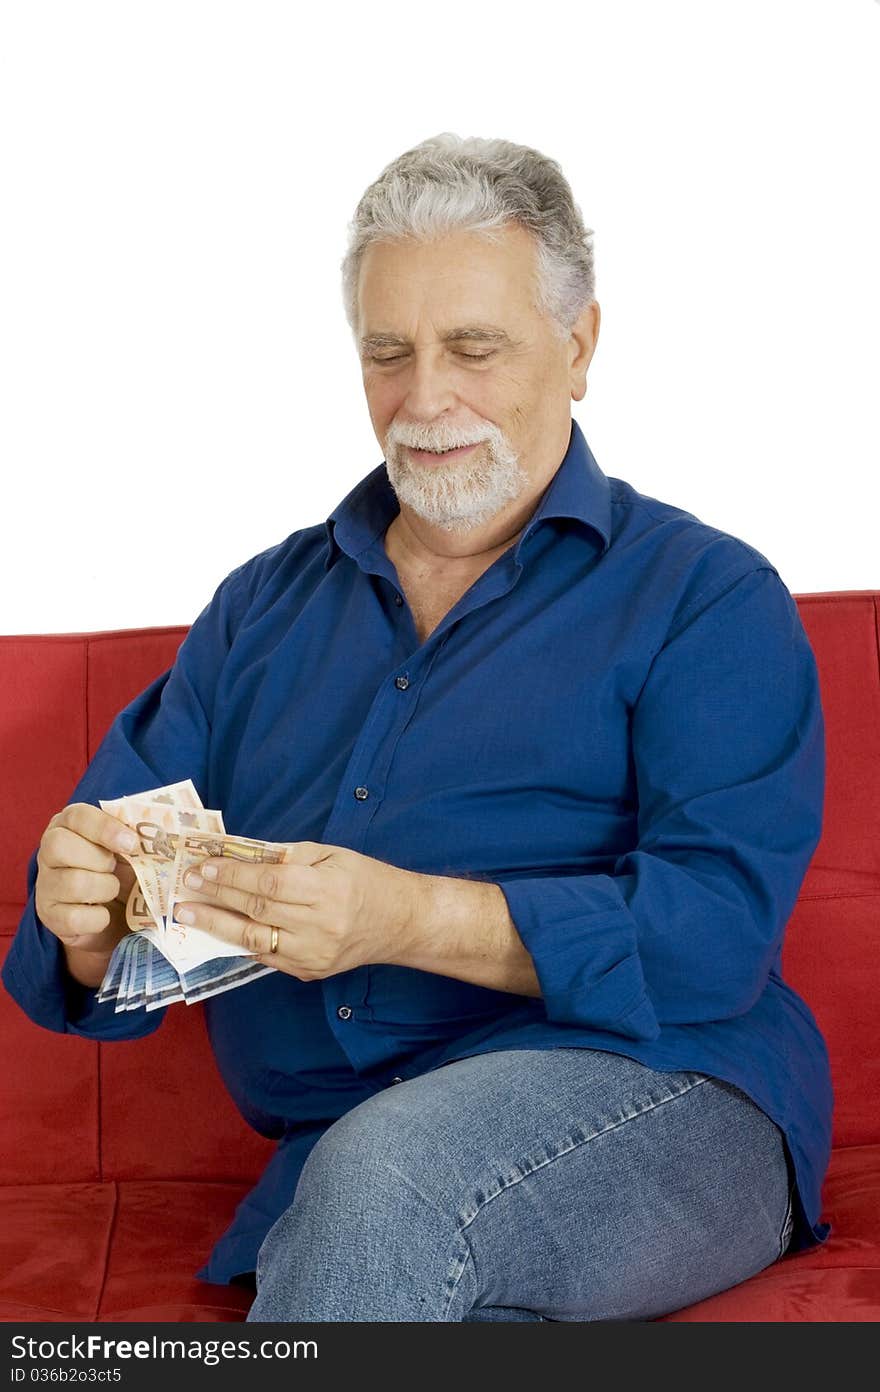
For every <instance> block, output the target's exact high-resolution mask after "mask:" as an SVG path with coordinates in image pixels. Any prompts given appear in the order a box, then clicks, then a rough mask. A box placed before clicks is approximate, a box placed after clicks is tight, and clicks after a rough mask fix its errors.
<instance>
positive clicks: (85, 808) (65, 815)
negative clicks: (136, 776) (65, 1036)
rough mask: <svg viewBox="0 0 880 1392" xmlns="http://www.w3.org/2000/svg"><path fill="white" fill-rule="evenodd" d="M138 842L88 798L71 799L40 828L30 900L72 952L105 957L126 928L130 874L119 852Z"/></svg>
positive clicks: (127, 864)
mask: <svg viewBox="0 0 880 1392" xmlns="http://www.w3.org/2000/svg"><path fill="white" fill-rule="evenodd" d="M137 846H138V842H137V837H136V836H135V834H134V832H133V831H131V829H130V828H129V827H127V826H126V825H125V823H124V822H121V821H120V820H119V819H118V817H111V816H110V814H109V812H102V811H101V809H100V808H99V807H92V805H91V804H90V803H87V802H72V803H70V804H69V805H68V806H67V807H65V808H63V810H62V811H61V812H58V813H56V815H55V816H54V817H53V818H52V820H51V822H50V823H49V825H48V826H47V827H46V830H45V831H44V832H43V836H42V839H41V841H40V848H39V850H38V852H37V866H38V870H37V882H36V888H35V892H34V905H35V908H36V910H37V915H38V917H39V918H40V921H41V922H42V923H44V924H45V925H46V927H47V928H48V929H49V931H50V932H51V933H54V934H55V936H56V937H57V938H59V939H60V940H61V942H62V943H63V944H64V946H65V949H71V948H72V949H75V953H76V955H77V957H79V954H80V953H94V954H96V955H98V956H100V957H103V958H104V959H109V957H110V954H111V953H112V951H113V949H114V947H115V946H116V944H117V943H118V942H119V941H120V940H121V939H122V938H124V937H125V935H126V933H127V932H129V931H130V930H129V928H128V927H127V925H126V922H125V905H126V903H127V901H128V896H129V894H130V892H131V887H132V885H133V884H134V880H135V873H134V870H133V869H132V867H131V865H130V864H129V863H128V861H127V860H124V859H122V857H121V856H120V854H119V853H120V852H122V851H128V852H131V851H134V850H137ZM67 960H68V964H70V963H71V960H72V959H71V956H70V952H69V951H68V953H67ZM80 960H81V959H80ZM95 966H96V967H97V966H98V962H97V961H96V963H95Z"/></svg>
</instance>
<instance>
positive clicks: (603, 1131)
mask: <svg viewBox="0 0 880 1392" xmlns="http://www.w3.org/2000/svg"><path fill="white" fill-rule="evenodd" d="M710 1081H711V1079H710V1078H708V1077H701V1078H698V1079H697V1080H696V1082H693V1083H691V1084H690V1085H689V1086H688V1087H686V1088H682V1090H681V1091H680V1092H674V1093H672V1094H671V1096H669V1097H662V1098H660V1100H659V1101H657V1102H652V1103H651V1104H650V1105H649V1106H647V1107H642V1108H641V1109H640V1110H639V1111H637V1112H635V1113H633V1115H632V1116H627V1117H623V1118H622V1119H621V1120H620V1121H614V1122H609V1124H608V1125H607V1126H603V1127H600V1128H599V1130H597V1131H592V1132H591V1133H590V1135H588V1136H581V1137H580V1139H578V1140H573V1141H571V1143H570V1144H569V1145H566V1146H564V1148H563V1149H561V1150H557V1152H556V1154H555V1155H549V1156H548V1157H547V1159H546V1160H540V1161H539V1162H538V1164H536V1165H533V1166H532V1167H531V1168H530V1169H528V1170H526V1172H525V1173H524V1174H521V1175H517V1176H516V1178H514V1179H511V1180H510V1181H509V1182H508V1183H506V1184H502V1186H501V1188H500V1189H497V1190H496V1191H495V1193H494V1194H490V1195H489V1196H488V1198H485V1199H484V1200H483V1202H482V1203H480V1204H478V1205H477V1208H476V1210H475V1212H474V1213H472V1214H471V1216H470V1217H469V1218H468V1219H466V1220H465V1222H464V1223H462V1224H461V1226H460V1227H459V1228H458V1232H459V1234H460V1235H462V1236H464V1232H465V1229H466V1228H469V1227H470V1225H471V1224H472V1223H473V1222H474V1220H475V1219H476V1218H477V1217H478V1215H479V1214H480V1213H482V1212H483V1210H484V1209H485V1208H486V1207H487V1206H488V1205H489V1204H490V1203H491V1202H492V1200H493V1199H497V1198H498V1197H499V1195H501V1194H505V1193H506V1192H507V1190H508V1189H512V1188H514V1187H515V1186H516V1185H517V1184H520V1183H521V1182H522V1180H524V1179H528V1178H529V1176H530V1175H533V1174H536V1173H537V1171H538V1170H542V1169H543V1168H544V1167H545V1166H546V1165H552V1164H553V1162H554V1160H559V1159H560V1158H561V1156H563V1155H569V1154H570V1153H571V1151H573V1150H577V1149H578V1148H579V1147H580V1146H582V1145H586V1144H587V1143H588V1142H589V1141H595V1140H597V1139H598V1138H599V1136H607V1135H608V1133H609V1132H611V1131H617V1130H618V1129H619V1128H620V1127H621V1126H625V1125H626V1124H627V1123H628V1122H630V1121H637V1120H638V1118H639V1117H643V1116H647V1114H648V1113H649V1112H653V1111H654V1110H655V1109H656V1108H657V1107H662V1106H664V1105H665V1104H666V1103H667V1102H675V1101H676V1100H677V1099H678V1098H680V1097H684V1096H685V1094H686V1093H688V1092H692V1091H693V1089H694V1088H696V1087H700V1086H701V1085H702V1084H703V1083H708V1082H710ZM465 1241H467V1239H466V1238H465ZM468 1251H469V1252H470V1251H471V1248H470V1243H468ZM471 1260H473V1257H471ZM463 1269H464V1268H462V1270H463ZM474 1270H475V1271H476V1263H474ZM460 1274H461V1273H459V1275H460Z"/></svg>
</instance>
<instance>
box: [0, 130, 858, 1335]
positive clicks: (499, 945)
mask: <svg viewBox="0 0 880 1392" xmlns="http://www.w3.org/2000/svg"><path fill="white" fill-rule="evenodd" d="M589 235H590V234H589V233H588V232H587V231H585V229H584V225H583V221H582V218H581V214H580V211H579V209H578V208H577V205H576V204H575V203H574V201H573V198H572V193H571V190H570V188H569V185H568V183H567V182H566V180H565V179H564V177H563V175H562V172H561V170H560V168H559V166H558V165H557V164H556V163H555V162H554V161H552V160H549V159H547V158H546V157H544V156H543V155H541V154H540V153H539V152H537V151H535V150H532V149H530V148H527V147H522V146H517V145H513V144H511V143H510V142H507V141H503V140H479V139H470V140H460V139H458V138H456V137H453V136H450V135H443V136H439V137H437V138H435V139H432V140H428V141H425V142H424V143H423V144H421V145H419V146H417V147H416V148H414V149H412V150H409V151H407V152H406V153H405V154H404V155H402V156H401V157H400V158H399V159H398V160H396V161H395V162H393V163H392V164H391V165H389V166H388V167H387V168H386V169H385V170H384V171H383V172H382V174H381V176H380V177H379V179H378V180H377V181H376V182H375V183H374V184H373V185H372V186H371V187H370V188H369V189H368V190H367V192H366V193H365V194H364V196H363V198H362V199H361V202H360V204H359V206H358V209H357V213H356V217H355V220H354V223H353V226H352V240H351V246H350V248H349V251H348V254H347V256H346V258H345V261H344V263H343V272H344V287H345V301H346V310H347V314H348V318H349V322H350V324H351V327H352V330H353V332H354V335H355V339H356V342H357V345H358V351H359V353H360V357H361V363H362V370H363V381H364V387H365V391H366V397H367V404H368V408H369V412H370V418H371V420H372V424H373V428H374V430H375V433H376V438H377V440H378V441H379V443H380V445H381V446H382V449H383V453H384V459H383V462H382V464H381V465H379V466H378V467H376V468H374V469H373V470H372V472H370V473H368V474H367V476H366V477H365V478H363V479H362V480H361V481H360V482H359V483H358V484H356V486H355V487H354V488H353V489H352V491H351V492H350V493H349V494H348V496H347V497H346V498H345V499H344V500H343V501H342V502H341V503H340V505H339V506H338V507H337V508H336V509H335V510H334V512H333V513H332V514H331V516H330V517H329V518H328V519H327V521H326V523H321V524H316V525H314V526H309V527H305V528H303V529H301V530H298V531H295V532H293V533H292V534H291V535H290V536H288V537H287V538H286V539H285V540H284V541H282V542H280V543H278V545H276V546H273V547H271V548H270V549H269V550H267V551H265V552H263V553H262V554H261V555H259V556H256V557H255V558H253V559H252V560H250V561H248V562H246V563H245V564H243V565H241V566H240V567H239V568H238V569H237V570H235V571H233V572H232V574H231V575H229V576H228V577H227V578H226V580H224V581H223V583H222V584H221V585H220V587H219V589H218V590H217V592H216V594H215V595H214V597H213V599H212V600H211V602H210V603H209V604H208V605H207V607H206V608H205V609H204V611H203V612H202V613H201V614H200V615H199V616H198V618H197V619H196V620H195V622H194V624H193V625H192V628H191V630H190V632H189V634H188V636H187V638H186V641H185V642H184V643H183V645H182V647H181V649H180V652H179V654H178V657H177V660H176V662H175V663H174V666H173V667H172V668H171V669H170V671H168V672H166V673H165V674H164V675H163V676H161V677H160V678H158V679H157V680H156V681H155V682H153V683H152V685H151V686H149V687H148V688H147V689H146V690H145V691H144V692H143V693H142V694H141V695H140V696H138V697H137V699H136V700H134V701H133V702H132V703H131V704H130V705H129V706H128V707H127V708H126V709H125V710H124V711H123V712H122V713H121V714H120V715H119V716H118V717H117V719H116V721H115V722H114V724H113V726H112V727H111V729H110V731H109V733H108V735H107V737H106V739H105V740H104V742H103V744H102V746H101V748H100V749H99V751H98V753H97V754H96V756H95V758H94V760H93V762H92V764H91V765H90V767H89V769H88V770H87V772H86V774H85V775H84V777H83V779H82V780H81V782H80V784H79V785H78V788H77V789H76V790H75V792H74V795H73V798H72V801H71V803H70V804H69V805H68V806H67V807H66V808H64V809H63V811H61V812H59V813H58V814H57V815H56V816H55V817H53V819H52V821H51V823H50V824H49V827H48V828H47V830H46V832H45V834H44V836H43V839H42V842H41V845H40V848H39V851H38V853H36V854H35V856H34V858H33V860H32V863H31V869H30V880H29V888H30V891H31V897H30V899H29V902H28V905H27V909H26V911H25V914H24V916H23V918H22V921H21V925H20V927H19V931H18V934H17V936H16V938H15V941H14V943H13V945H12V950H11V952H10V955H9V959H8V964H7V966H6V968H5V971H4V980H5V982H6V985H7V987H8V988H9V990H10V992H11V993H12V994H13V995H14V996H15V997H16V999H17V1000H18V1001H19V1002H20V1004H21V1005H22V1007H23V1008H24V1009H25V1010H26V1011H27V1012H28V1014H29V1015H30V1016H31V1017H32V1018H33V1019H34V1020H35V1021H37V1022H38V1023H39V1024H41V1025H43V1026H45V1027H46V1028H49V1029H53V1030H60V1031H66V1032H68V1033H71V1034H78V1035H85V1036H86V1037H88V1038H92V1039H104V1040H111V1039H120V1038H132V1037H134V1036H137V1035H144V1034H148V1033H150V1032H151V1031H152V1030H154V1029H156V1028H157V1027H158V1026H159V1025H160V1023H161V1019H162V1017H163V1016H164V1014H165V1009H167V1007H166V1008H165V1009H163V1010H157V1011H155V1012H153V1013H150V1014H148V1015H147V1014H144V1015H141V1017H140V1018H137V1016H136V1014H135V1013H123V1014H121V1015H116V1014H115V1013H114V1010H113V1006H112V1003H109V1004H99V1003H98V1002H97V1000H96V992H95V987H96V986H97V985H98V983H99V982H100V980H101V978H102V976H103V974H104V971H105V969H106V965H107V962H108V960H109V956H110V953H111V951H112V949H113V946H114V945H115V943H116V942H117V941H118V940H119V938H120V937H121V936H122V934H123V933H124V932H125V931H126V930H125V923H124V918H123V904H124V900H125V896H126V892H127V888H128V885H129V884H130V875H126V870H125V868H124V861H122V860H121V859H119V858H118V857H117V854H116V852H118V851H120V850H121V849H122V845H121V843H120V842H119V841H117V839H116V838H117V837H118V836H119V835H120V834H121V832H122V828H121V826H120V824H119V822H117V821H116V820H115V819H113V818H111V817H108V816H106V815H105V814H104V813H102V812H101V811H100V810H99V809H98V807H97V805H96V804H97V802H98V800H99V799H101V798H113V797H116V796H119V795H122V794H124V793H127V792H132V791H135V790H137V789H139V788H146V787H153V786H156V785H157V784H160V783H171V782H176V781H178V780H181V779H185V778H189V777H191V778H192V779H193V780H194V782H195V784H196V786H197V788H198V789H199V791H200V792H201V794H202V797H203V800H204V801H205V803H206V804H207V805H209V806H217V807H222V808H223V810H224V813H225V818H226V824H227V826H228V827H229V828H230V830H232V831H235V832H237V833H240V834H243V835H247V836H256V837H261V838H265V839H268V840H272V841H283V842H285V843H287V848H288V858H287V860H286V861H285V862H284V863H283V864H282V865H280V866H276V867H271V868H269V869H267V868H266V867H265V866H236V865H232V864H230V862H228V861H220V860H218V861H214V862H210V861H209V862H207V863H206V866H205V875H204V878H203V881H202V886H201V888H202V890H203V891H205V892H207V893H208V900H207V902H197V903H193V904H192V905H191V906H190V910H191V915H192V921H193V922H195V923H196V924H197V925H198V926H199V927H200V928H203V929H206V930H208V931H209V932H212V933H214V934H216V936H217V938H218V940H223V941H224V942H234V943H238V944H240V945H241V944H243V945H245V946H246V947H247V948H248V949H249V950H250V951H251V952H253V953H254V954H255V955H256V956H257V957H258V958H259V960H261V961H262V962H264V963H266V964H268V965H271V966H274V967H276V968H277V970H276V971H274V972H270V973H268V974H266V975H263V976H262V977H260V978H259V979H258V980H256V981H254V982H252V983H251V984H249V985H247V986H246V987H242V988H240V989H237V990H232V991H228V992H225V993H222V994H219V995H216V996H214V997H211V998H209V999H208V1000H206V1001H205V1004H204V1008H205V1013H206V1017H207V1023H208V1029H209V1033H210V1038H211V1042H212V1046H213V1049H214V1052H215V1055H216V1058H217V1063H218V1066H219V1068H220V1070H221V1072H222V1075H223V1077H224V1079H225V1080H226V1083H227V1085H228V1087H229V1090H230V1092H231V1094H232V1096H233V1098H234V1099H235V1101H236V1103H237V1105H238V1106H239V1108H240V1109H241V1111H242V1113H243V1115H244V1116H245V1117H246V1118H247V1120H248V1121H249V1122H250V1123H251V1124H252V1125H253V1126H255V1127H256V1128H257V1129H258V1130H259V1131H261V1132H262V1133H263V1134H265V1135H267V1136H273V1137H277V1138H278V1141H279V1144H278V1149H277V1151H276V1153H275V1155H274V1156H273V1158H272V1160H271V1161H270V1163H269V1165H268V1166H267V1169H266V1171H265V1173H264V1175H263V1176H262V1178H261V1180H260V1183H259V1184H258V1185H257V1186H256V1187H255V1189H254V1190H253V1192H252V1193H251V1194H250V1195H248V1197H247V1198H246V1199H245V1200H244V1202H243V1203H242V1204H241V1205H240V1206H239V1208H238V1210H237V1212H236V1215H235V1218H234V1221H233V1223H232V1225H231V1227H230V1229H229V1231H227V1232H226V1233H225V1234H224V1235H223V1237H222V1238H221V1239H220V1241H219V1242H218V1243H217V1245H216V1246H215V1248H214V1250H213V1252H212V1253H211V1255H210V1259H209V1260H208V1262H207V1264H206V1265H205V1266H204V1267H202V1268H201V1269H200V1271H199V1272H198V1273H197V1274H198V1275H199V1276H201V1277H204V1278H205V1279H207V1280H209V1281H217V1282H230V1281H234V1280H244V1281H247V1280H248V1278H249V1276H250V1277H251V1279H252V1280H253V1277H254V1276H255V1282H254V1284H255V1286H256V1299H255V1301H254V1304H253V1306H252V1308H251V1311H250V1315H249V1318H250V1319H252V1320H291V1321H292V1320H401V1321H402V1320H423V1321H442V1320H455V1321H460V1320H477V1319H507V1320H515V1319H524V1320H607V1319H625V1320H633V1319H651V1318H655V1317H657V1316H659V1315H661V1314H663V1313H666V1312H668V1311H671V1310H674V1309H677V1308H680V1307H682V1306H685V1305H688V1304H690V1303H692V1302H694V1301H697V1300H699V1299H701V1298H703V1297H706V1296H709V1295H711V1294H712V1293H714V1292H716V1291H720V1290H723V1289H725V1288H727V1287H730V1286H732V1285H735V1284H736V1283H738V1282H740V1281H742V1280H744V1279H746V1278H747V1277H749V1276H750V1275H752V1274H753V1273H755V1272H757V1271H760V1270H761V1269H762V1268H764V1267H766V1266H768V1265H770V1264H771V1263H772V1262H774V1261H776V1260H777V1259H778V1258H779V1257H781V1256H782V1255H783V1253H784V1252H785V1251H786V1250H787V1249H790V1250H798V1249H804V1248H809V1247H811V1246H815V1245H817V1244H819V1243H821V1242H822V1241H823V1240H824V1239H825V1237H826V1236H827V1233H828V1226H827V1224H822V1223H821V1222H820V1221H819V1220H820V1186H821V1182H822V1178H823V1175H824V1171H825V1167H826V1164H827V1160H828V1155H829V1147H830V1112H831V1089H830V1082H829V1072H828V1060H827V1055H826V1051H825V1047H824V1043H823V1040H822V1037H821V1035H820V1033H819V1031H818V1028H817V1026H816V1023H815V1021H814V1019H813V1017H812V1015H811V1013H810V1011H809V1010H808V1009H807V1007H806V1006H805V1004H804V1003H803V1001H801V1000H800V999H799V998H798V997H797V996H796V995H795V994H794V992H793V991H792V990H791V989H790V988H789V987H788V986H787V985H786V984H785V982H784V981H783V980H782V977H781V956H780V953H781V945H782V939H783V933H784V929H785V925H786V922H787V920H788V918H789V916H790V914H791V911H792V908H793V906H794V904H795V901H796V898H797V895H798V891H799V888H800V885H801V883H802V881H803V877H804V874H805V872H806V869H807V866H808V864H809V861H810V857H811V855H812V853H813V851H814V849H815V847H816V844H817V842H818V839H819V835H820V830H821V821H822V805H823V780H824V725H823V717H822V709H821V704H820V698H819V687H818V681H817V672H816V666H815V661H814V657H813V653H812V650H811V648H810V645H809V643H808V641H807V638H806V635H805V633H804V630H803V628H802V625H801V623H800V619H799V616H798V612H797V607H796V605H795V603H794V601H793V600H792V597H791V595H790V593H789V591H788V589H787V588H786V586H785V584H784V583H783V582H782V580H781V579H780V577H779V574H778V573H777V571H776V569H775V568H774V567H773V565H772V564H771V562H770V561H768V560H767V558H766V557H765V556H763V555H762V554H761V553H760V552H758V551H756V550H755V549H754V547H752V546H750V545H749V544H748V543H746V542H744V541H742V540H739V539H738V538H736V537H734V536H731V535H729V534H727V533H725V532H722V531H719V530H718V529H717V528H714V527H711V526H708V525H707V524H704V523H703V522H701V521H700V520H699V519H697V518H696V517H695V516H694V515H693V514H691V513H689V512H686V511H684V510H682V509H681V508H678V507H675V506H673V505H671V504H669V503H665V502H661V501H659V500H657V499H656V498H650V497H646V496H644V495H643V494H641V493H638V492H637V491H636V490H635V489H634V488H633V487H632V486H631V485H629V484H628V483H626V482H625V481H624V480H622V479H619V478H614V477H608V476H606V475H605V474H604V473H603V472H602V471H601V470H600V468H599V466H598V464H597V463H596V460H595V459H594V457H593V455H592V453H591V451H590V449H589V447H588V445H587V442H586V440H585V438H584V435H583V434H582V432H581V430H580V428H579V426H578V425H577V423H576V422H574V421H573V420H572V418H571V414H570V404H569V403H570V401H572V400H574V401H580V400H582V398H583V397H584V395H585V392H586V375H587V369H588V367H589V364H590V361H591V358H592V355H593V352H594V349H595V346H596V341H597V337H598V331H599V306H598V304H597V302H596V299H595V297H594V293H593V290H594V284H593V262H592V253H591V249H590V245H589ZM303 464H304V466H305V467H309V461H303ZM209 870H210V871H213V872H214V876H213V878H209V876H208V871H209ZM196 887H197V888H198V886H196ZM197 1085H198V1082H197V1080H195V1079H194V1080H193V1086H197Z"/></svg>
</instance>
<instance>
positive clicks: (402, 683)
mask: <svg viewBox="0 0 880 1392" xmlns="http://www.w3.org/2000/svg"><path fill="white" fill-rule="evenodd" d="M394 685H395V686H396V687H397V689H398V691H406V688H407V687H408V686H409V677H395V678H394Z"/></svg>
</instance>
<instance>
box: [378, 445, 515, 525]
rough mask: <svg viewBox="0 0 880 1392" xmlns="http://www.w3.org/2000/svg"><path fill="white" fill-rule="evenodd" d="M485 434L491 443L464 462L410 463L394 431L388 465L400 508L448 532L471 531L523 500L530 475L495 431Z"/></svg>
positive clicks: (389, 447)
mask: <svg viewBox="0 0 880 1392" xmlns="http://www.w3.org/2000/svg"><path fill="white" fill-rule="evenodd" d="M485 433H486V434H487V435H489V436H490V438H488V439H486V440H484V441H483V442H482V443H481V444H479V445H477V448H476V449H475V450H473V451H472V452H471V453H470V454H467V455H462V457H461V458H460V459H456V460H452V461H451V462H450V463H448V464H422V463H418V462H416V461H413V460H411V459H410V458H409V455H408V454H407V453H406V451H405V449H404V448H403V445H402V444H401V443H399V442H398V440H397V439H396V432H395V431H394V429H393V427H392V430H391V431H389V435H388V439H387V440H386V445H385V448H386V451H387V455H386V460H385V465H386V469H387V472H388V481H389V483H390V484H391V487H392V488H393V489H394V491H395V493H396V494H397V497H398V499H399V501H400V502H401V504H404V503H405V504H406V506H407V507H408V508H411V509H412V511H413V512H415V513H417V514H418V516H419V517H423V518H424V519H425V521H426V522H430V523H431V525H432V526H434V527H441V528H442V529H443V530H444V531H448V532H468V531H472V530H473V529H474V528H475V527H481V526H484V525H485V523H486V522H489V521H490V520H491V519H492V518H493V517H494V516H495V515H496V514H497V513H498V512H500V511H501V509H502V508H503V507H504V505H505V504H506V503H509V502H511V501H512V500H513V499H514V498H516V497H518V496H519V494H520V493H521V492H522V491H523V489H524V488H525V487H526V485H527V483H528V475H527V474H526V472H525V471H524V469H523V468H522V467H521V465H520V463H519V459H518V457H517V455H516V454H515V453H514V451H513V450H512V449H510V447H509V445H508V444H507V441H506V439H505V437H504V435H503V434H502V433H501V431H500V430H498V429H497V427H496V428H495V429H494V432H493V430H492V428H491V427H486V431H485ZM413 443H415V442H414V441H413ZM426 447H427V446H426ZM431 447H433V446H431Z"/></svg>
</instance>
